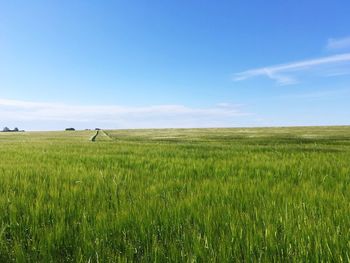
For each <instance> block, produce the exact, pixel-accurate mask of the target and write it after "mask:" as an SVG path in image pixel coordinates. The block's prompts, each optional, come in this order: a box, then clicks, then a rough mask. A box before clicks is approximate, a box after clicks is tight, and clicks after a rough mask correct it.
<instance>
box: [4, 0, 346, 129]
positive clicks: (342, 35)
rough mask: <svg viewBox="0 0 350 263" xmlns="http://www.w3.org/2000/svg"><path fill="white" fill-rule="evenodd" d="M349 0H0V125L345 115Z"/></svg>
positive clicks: (328, 119)
mask: <svg viewBox="0 0 350 263" xmlns="http://www.w3.org/2000/svg"><path fill="white" fill-rule="evenodd" d="M349 13H350V2H349V1H348V0H332V1H331V0H323V1H319V0H318V1H315V0H309V1H295V0H293V1H292V0H284V1H281V0H279V1H277V0H270V1H261V0H255V1H249V0H248V1H226V0H218V1H207V0H186V1H185V0H176V1H164V0H162V1H161V0H147V1H145V0H143V1H141V0H135V1H126V0H123V1H118V0H115V1H109V0H104V1H92V0H85V1H78V0H60V1H58V0H57V1H54V0H49V1H48V0H42V1H40V0H32V1H19V0H11V1H3V0H0V127H4V126H8V127H10V128H13V127H19V128H20V129H25V130H61V129H64V128H66V127H75V128H77V129H85V128H95V127H100V128H105V129H125V128H171V127H173V128H177V127H184V128H187V127H257V126H299V125H303V126H304V125H350V103H349V102H350V15H349Z"/></svg>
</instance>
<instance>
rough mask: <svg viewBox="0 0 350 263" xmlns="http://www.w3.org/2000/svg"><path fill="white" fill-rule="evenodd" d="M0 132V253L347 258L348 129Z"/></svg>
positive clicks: (46, 257)
mask: <svg viewBox="0 0 350 263" xmlns="http://www.w3.org/2000/svg"><path fill="white" fill-rule="evenodd" d="M94 133H95V132H94V131H82V132H80V131H79V132H78V131H77V132H46V133H38V132H32V133H29V132H28V133H11V134H10V133H8V134H5V133H0V158H1V159H0V262H127V261H129V262H130V261H136V262H258V261H262V262H273V261H275V262H276V261H277V262H349V261H350V216H349V211H350V127H346V126H344V127H300V128H259V129H187V130H186V129H168V130H118V131H105V132H101V134H99V136H98V137H97V138H96V141H95V142H91V141H89V139H90V138H91V136H93V134H94Z"/></svg>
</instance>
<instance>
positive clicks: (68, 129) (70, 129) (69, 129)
mask: <svg viewBox="0 0 350 263" xmlns="http://www.w3.org/2000/svg"><path fill="white" fill-rule="evenodd" d="M66 131H75V129H74V128H66Z"/></svg>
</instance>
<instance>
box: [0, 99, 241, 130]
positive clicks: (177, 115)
mask: <svg viewBox="0 0 350 263" xmlns="http://www.w3.org/2000/svg"><path fill="white" fill-rule="evenodd" d="M245 115H247V114H246V113H244V112H242V111H241V110H240V108H239V106H237V105H231V104H225V105H223V104H219V105H216V106H213V107H208V108H196V107H188V106H184V105H152V106H145V107H126V106H118V105H88V106H86V105H85V106H84V105H68V104H60V103H45V102H28V101H20V100H8V99H0V116H1V120H2V122H4V124H5V123H6V122H11V123H16V122H27V123H28V122H57V123H61V124H60V125H68V124H70V125H75V126H77V127H88V126H89V125H102V126H103V127H108V128H150V127H154V128H157V127H208V126H222V125H227V124H228V123H229V122H230V121H231V122H232V120H233V119H234V118H235V117H240V116H245ZM215 123H216V125H215ZM220 123H221V124H220ZM224 123H225V124H224ZM60 127H61V126H60ZM62 128H63V127H62Z"/></svg>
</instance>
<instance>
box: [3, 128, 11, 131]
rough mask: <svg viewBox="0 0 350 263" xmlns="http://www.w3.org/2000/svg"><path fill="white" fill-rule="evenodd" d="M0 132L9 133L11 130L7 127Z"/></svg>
mask: <svg viewBox="0 0 350 263" xmlns="http://www.w3.org/2000/svg"><path fill="white" fill-rule="evenodd" d="M2 131H3V132H9V131H11V130H10V129H9V127H5V128H4V129H3V130H2Z"/></svg>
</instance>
